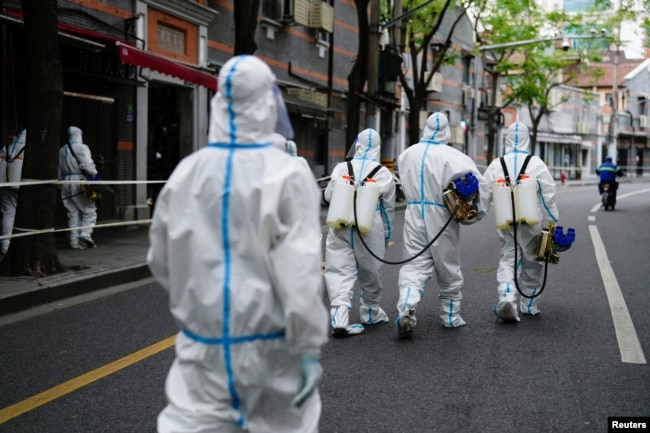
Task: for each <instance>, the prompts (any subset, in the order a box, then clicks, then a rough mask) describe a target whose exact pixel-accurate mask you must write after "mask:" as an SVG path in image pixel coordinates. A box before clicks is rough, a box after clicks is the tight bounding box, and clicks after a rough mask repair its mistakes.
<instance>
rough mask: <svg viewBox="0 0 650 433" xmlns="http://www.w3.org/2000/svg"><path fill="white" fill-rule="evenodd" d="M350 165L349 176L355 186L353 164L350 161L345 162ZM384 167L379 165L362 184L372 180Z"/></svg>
mask: <svg viewBox="0 0 650 433" xmlns="http://www.w3.org/2000/svg"><path fill="white" fill-rule="evenodd" d="M345 162H347V164H348V175H349V176H350V183H351V184H353V185H354V169H353V168H352V163H351V162H350V160H347V161H345ZM381 167H382V165H381V164H377V166H376V167H375V168H373V169H372V170H371V171H370V173H368V176H366V177H365V178H363V181H362V182H361V183H362V184H363V183H364V182H366V181H367V180H368V179H372V177H373V176H374V175H375V174H376V173H377V172H378V171H379V170H381Z"/></svg>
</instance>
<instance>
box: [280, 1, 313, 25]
mask: <svg viewBox="0 0 650 433" xmlns="http://www.w3.org/2000/svg"><path fill="white" fill-rule="evenodd" d="M280 4H281V5H282V11H281V13H280V19H279V21H282V22H290V23H296V24H299V25H301V26H305V27H309V13H310V9H311V4H310V2H309V0H285V1H281V2H280Z"/></svg>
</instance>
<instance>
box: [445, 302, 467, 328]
mask: <svg viewBox="0 0 650 433" xmlns="http://www.w3.org/2000/svg"><path fill="white" fill-rule="evenodd" d="M440 311H441V313H440V322H441V323H442V326H444V327H445V328H460V327H461V326H465V321H464V320H463V318H462V317H460V302H459V301H455V300H451V299H450V300H445V301H443V302H441V303H440Z"/></svg>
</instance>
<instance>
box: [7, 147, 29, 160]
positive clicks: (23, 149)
mask: <svg viewBox="0 0 650 433" xmlns="http://www.w3.org/2000/svg"><path fill="white" fill-rule="evenodd" d="M24 151H25V146H23V147H22V149H20V151H18V152H17V153H16V154H15V155H14V156H13V158H11V159H8V160H7V163H9V164H10V163H12V162H14V161H15V160H16V158H18V157H19V156H20V155H22V154H23V152H24Z"/></svg>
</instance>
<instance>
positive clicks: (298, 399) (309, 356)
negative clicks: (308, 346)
mask: <svg viewBox="0 0 650 433" xmlns="http://www.w3.org/2000/svg"><path fill="white" fill-rule="evenodd" d="M319 355H320V354H319V352H317V351H308V352H304V353H303V354H302V359H301V360H300V388H299V389H298V393H297V394H296V396H295V397H294V398H293V400H291V404H292V405H294V406H295V407H300V406H302V405H303V403H304V402H305V401H306V400H307V399H308V398H309V396H311V395H312V394H313V393H314V391H315V390H316V388H317V387H318V384H319V383H320V379H321V377H322V376H323V368H322V367H321V365H320V359H319V358H320V356H319Z"/></svg>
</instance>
